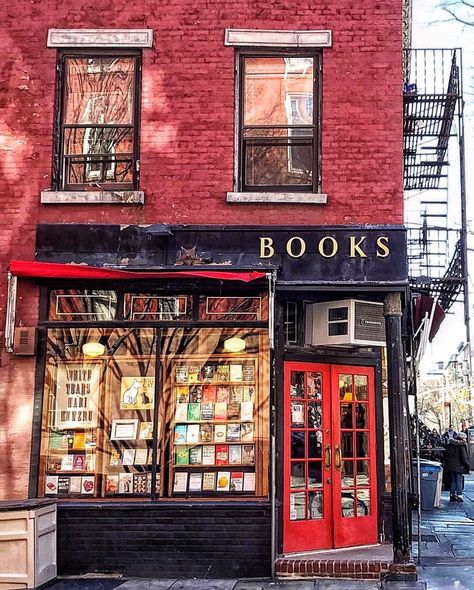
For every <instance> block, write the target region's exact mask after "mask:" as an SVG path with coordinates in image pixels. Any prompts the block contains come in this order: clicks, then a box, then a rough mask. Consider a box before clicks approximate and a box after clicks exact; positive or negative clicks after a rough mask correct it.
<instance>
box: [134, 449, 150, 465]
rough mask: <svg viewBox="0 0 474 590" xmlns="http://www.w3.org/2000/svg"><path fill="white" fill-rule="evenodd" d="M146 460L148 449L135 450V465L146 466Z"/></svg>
mask: <svg viewBox="0 0 474 590" xmlns="http://www.w3.org/2000/svg"><path fill="white" fill-rule="evenodd" d="M147 458H148V449H147V448H144V449H136V451H135V465H146V464H147Z"/></svg>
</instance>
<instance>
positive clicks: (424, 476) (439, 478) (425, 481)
mask: <svg viewBox="0 0 474 590" xmlns="http://www.w3.org/2000/svg"><path fill="white" fill-rule="evenodd" d="M420 475H421V478H420V482H421V484H420V494H421V498H420V501H421V509H422V510H433V509H434V508H435V507H436V508H439V506H440V502H441V487H442V483H443V468H442V467H441V463H439V462H438V461H428V460H427V459H421V460H420ZM417 479H418V474H417V462H416V461H413V487H414V490H415V491H416V490H417V489H418V482H417Z"/></svg>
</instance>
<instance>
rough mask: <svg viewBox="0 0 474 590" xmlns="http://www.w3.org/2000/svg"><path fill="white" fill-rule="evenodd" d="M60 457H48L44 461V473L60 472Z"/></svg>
mask: <svg viewBox="0 0 474 590" xmlns="http://www.w3.org/2000/svg"><path fill="white" fill-rule="evenodd" d="M62 463H63V461H62V457H61V456H59V455H48V458H47V460H46V471H61V466H62Z"/></svg>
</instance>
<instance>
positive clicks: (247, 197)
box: [227, 192, 328, 205]
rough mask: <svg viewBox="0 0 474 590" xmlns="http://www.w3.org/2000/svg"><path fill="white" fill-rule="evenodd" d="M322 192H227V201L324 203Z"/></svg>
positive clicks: (293, 203)
mask: <svg viewBox="0 0 474 590" xmlns="http://www.w3.org/2000/svg"><path fill="white" fill-rule="evenodd" d="M327 201H328V196H327V195H326V194H323V193H266V192H258V193H250V192H249V193H227V202H228V203H263V204H265V203H280V204H282V205H295V204H298V203H300V204H303V205H326V203H327Z"/></svg>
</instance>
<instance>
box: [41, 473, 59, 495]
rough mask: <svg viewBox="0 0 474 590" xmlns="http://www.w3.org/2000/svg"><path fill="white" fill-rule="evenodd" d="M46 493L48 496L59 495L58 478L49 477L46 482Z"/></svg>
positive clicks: (54, 476) (55, 476)
mask: <svg viewBox="0 0 474 590" xmlns="http://www.w3.org/2000/svg"><path fill="white" fill-rule="evenodd" d="M44 493H45V494H47V495H54V494H57V493H58V476H57V475H47V476H46V482H45V489H44Z"/></svg>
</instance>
